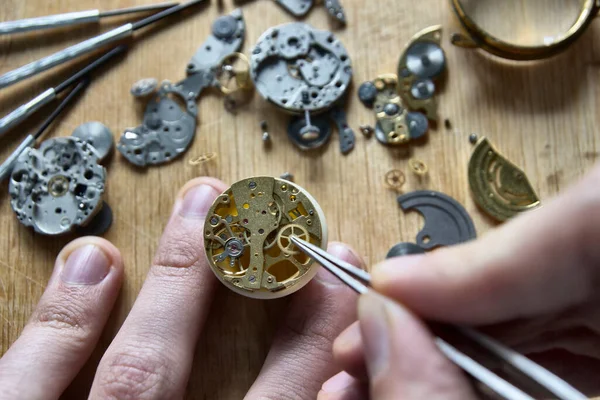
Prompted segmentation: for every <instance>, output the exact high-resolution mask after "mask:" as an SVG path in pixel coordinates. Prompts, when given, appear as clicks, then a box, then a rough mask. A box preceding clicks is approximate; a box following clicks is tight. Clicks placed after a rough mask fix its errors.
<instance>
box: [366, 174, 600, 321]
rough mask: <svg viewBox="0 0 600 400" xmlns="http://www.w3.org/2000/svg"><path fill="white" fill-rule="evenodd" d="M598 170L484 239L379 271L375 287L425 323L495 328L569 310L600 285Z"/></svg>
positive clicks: (389, 263)
mask: <svg viewBox="0 0 600 400" xmlns="http://www.w3.org/2000/svg"><path fill="white" fill-rule="evenodd" d="M599 185H600V167H596V168H595V170H594V171H593V172H592V173H591V174H590V175H588V176H587V177H586V178H584V179H583V180H582V181H581V182H580V183H579V184H577V185H575V186H574V187H572V188H571V189H569V190H568V191H566V192H565V193H564V194H563V195H561V196H559V197H557V198H556V199H555V200H553V201H551V202H549V203H548V204H547V205H545V206H544V207H542V208H541V209H539V210H535V211H530V212H527V213H526V214H523V215H521V216H519V217H518V218H515V219H514V220H512V221H510V222H508V223H506V224H505V225H503V226H501V227H500V228H498V229H496V230H493V231H491V232H490V233H489V234H487V235H486V236H484V237H483V238H481V239H479V240H477V241H474V242H470V243H467V244H463V245H460V246H456V247H448V248H443V249H439V250H437V251H434V252H432V253H429V254H426V255H422V256H421V255H420V256H406V257H400V258H393V259H389V260H386V261H384V262H383V263H381V264H378V265H376V266H375V267H374V268H373V271H372V284H373V287H374V288H375V289H376V290H377V291H379V292H380V293H383V294H385V295H387V296H390V297H392V298H394V299H396V300H398V301H400V302H401V303H403V304H404V305H406V306H407V307H408V308H409V309H411V310H413V311H414V312H415V313H417V314H418V315H420V316H423V317H426V318H429V319H435V320H440V321H448V322H456V323H465V324H491V323H496V322H500V321H505V320H508V319H516V318H525V317H530V316H533V315H538V314H541V313H547V312H557V311H561V310H564V309H566V308H568V307H570V306H573V305H575V304H580V303H582V302H584V301H585V300H587V299H589V298H590V297H591V296H593V294H594V291H595V288H596V287H597V283H598V279H599V278H600V246H598V245H597V241H598V238H599V237H600V192H599V191H598V190H597V188H598V186H599Z"/></svg>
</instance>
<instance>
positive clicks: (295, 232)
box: [277, 224, 310, 255]
mask: <svg viewBox="0 0 600 400" xmlns="http://www.w3.org/2000/svg"><path fill="white" fill-rule="evenodd" d="M292 236H296V237H297V238H298V239H302V240H306V241H309V240H310V236H309V234H308V231H307V230H306V228H305V227H303V226H301V225H296V224H290V225H286V226H284V227H283V228H281V230H280V231H279V233H278V234H277V246H279V248H280V249H281V251H282V252H283V253H284V254H287V255H294V254H298V250H293V249H294V248H295V247H296V246H295V245H294V243H292V241H291V240H290V237H292Z"/></svg>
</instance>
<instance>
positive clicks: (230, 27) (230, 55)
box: [117, 9, 250, 166]
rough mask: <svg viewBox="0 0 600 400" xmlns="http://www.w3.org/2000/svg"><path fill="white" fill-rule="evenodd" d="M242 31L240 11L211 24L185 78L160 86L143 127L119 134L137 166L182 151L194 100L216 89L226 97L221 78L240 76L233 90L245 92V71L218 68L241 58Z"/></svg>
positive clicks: (190, 135)
mask: <svg viewBox="0 0 600 400" xmlns="http://www.w3.org/2000/svg"><path fill="white" fill-rule="evenodd" d="M244 31H245V27H244V19H243V16H242V12H241V10H239V9H237V10H234V11H233V12H232V13H231V14H229V15H224V16H222V17H219V18H218V19H217V20H215V22H214V23H213V26H212V34H211V35H210V36H209V37H208V39H207V40H206V41H205V42H204V44H203V45H202V46H201V47H200V48H199V49H198V51H197V52H196V54H194V56H193V57H192V59H191V60H190V62H189V63H188V65H187V68H186V71H187V75H188V76H187V78H185V79H183V80H182V81H180V82H178V83H175V84H173V83H170V82H168V81H165V82H163V83H162V84H161V85H160V88H159V89H158V92H156V93H155V94H154V96H153V97H152V98H151V99H150V100H149V101H148V104H147V106H146V110H145V112H144V121H143V123H142V125H140V126H138V127H136V128H131V129H127V130H126V131H125V132H124V133H123V135H122V136H121V140H120V141H119V144H118V145H117V148H118V150H119V151H120V152H121V154H123V156H125V158H126V159H127V160H128V161H130V162H131V163H133V164H135V165H138V166H147V165H148V164H162V163H165V162H168V161H170V160H172V159H174V158H175V157H177V156H179V155H181V154H182V153H184V152H185V151H186V150H187V149H188V148H189V146H190V144H191V143H192V140H193V139H194V136H195V133H196V117H197V114H198V108H197V106H196V100H197V99H198V97H199V96H200V94H201V93H202V91H203V90H204V89H206V88H209V87H215V88H219V89H221V90H222V91H223V92H224V93H230V90H229V89H228V88H227V87H223V83H222V82H221V80H220V79H219V78H220V75H219V74H222V73H227V74H228V75H231V74H234V75H236V74H237V75H240V77H239V79H238V78H237V75H236V83H237V88H239V89H241V90H244V89H245V88H246V86H247V84H249V83H250V81H249V79H247V75H248V71H243V70H242V71H237V72H236V70H235V69H233V68H222V65H221V64H226V63H228V62H231V61H232V60H233V59H235V58H240V57H239V56H236V55H235V53H236V52H237V51H238V50H239V49H240V47H241V46H242V42H243V39H244ZM244 76H245V77H246V78H245V79H244ZM146 86H148V88H147V87H146ZM150 86H151V85H149V84H148V85H146V82H144V83H143V84H142V83H140V82H138V84H137V85H136V86H135V90H134V88H132V94H134V95H137V94H138V93H145V92H146V91H149V90H150V89H149V87H150ZM150 93H151V92H150ZM180 104H181V105H183V106H184V108H182V107H181V105H180Z"/></svg>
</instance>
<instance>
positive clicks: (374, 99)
mask: <svg viewBox="0 0 600 400" xmlns="http://www.w3.org/2000/svg"><path fill="white" fill-rule="evenodd" d="M397 90H398V78H397V77H396V75H394V74H385V75H380V76H378V77H377V78H375V79H374V80H373V81H368V82H365V83H363V84H362V85H360V87H359V89H358V97H359V98H360V100H361V101H362V102H363V104H364V105H365V106H367V107H369V108H374V110H375V116H376V118H377V124H376V125H375V137H376V138H377V140H379V141H380V142H381V143H383V144H386V145H399V144H405V143H407V142H408V141H410V140H411V139H419V138H421V137H423V136H424V135H425V134H426V133H427V131H428V129H429V123H428V121H427V118H426V117H425V116H424V115H423V114H421V113H420V112H415V111H408V110H407V109H406V107H405V106H404V105H403V103H402V99H401V97H400V95H399V94H398V92H397Z"/></svg>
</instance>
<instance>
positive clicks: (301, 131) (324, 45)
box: [250, 22, 355, 154]
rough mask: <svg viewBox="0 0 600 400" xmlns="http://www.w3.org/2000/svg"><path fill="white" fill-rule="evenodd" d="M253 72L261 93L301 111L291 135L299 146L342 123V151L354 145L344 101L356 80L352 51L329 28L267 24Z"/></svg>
mask: <svg viewBox="0 0 600 400" xmlns="http://www.w3.org/2000/svg"><path fill="white" fill-rule="evenodd" d="M250 68H251V76H252V80H253V81H254V84H255V86H256V89H257V91H258V92H259V93H260V95H261V96H262V97H263V98H264V99H265V100H267V101H269V102H270V103H272V104H274V105H275V106H276V107H277V108H279V109H281V110H282V111H284V112H287V113H289V114H294V115H297V116H298V117H296V118H293V119H292V120H291V121H290V123H289V126H288V136H289V137H290V139H291V140H292V142H293V143H294V144H295V145H296V146H298V147H299V148H300V149H303V150H307V149H314V148H317V147H321V146H323V145H324V144H325V143H326V142H327V141H328V140H329V137H330V136H331V127H330V125H331V123H332V122H333V123H334V124H335V125H336V126H337V130H338V132H339V136H340V151H341V152H342V153H343V154H347V153H348V152H350V151H351V150H352V149H353V148H354V142H355V135H354V132H353V131H352V129H351V128H350V127H349V126H348V123H347V121H346V114H345V112H344V111H343V109H342V106H341V104H340V102H341V101H342V99H343V97H344V94H345V92H346V90H347V89H348V86H349V85H350V81H351V79H352V66H351V61H350V57H349V56H348V52H347V51H346V49H345V48H344V46H343V45H342V43H341V42H340V41H339V40H338V39H337V38H336V37H335V36H334V35H333V34H332V33H331V32H329V31H325V30H317V29H314V28H312V27H311V26H310V25H307V24H304V23H298V22H297V23H289V24H283V25H279V26H276V27H273V28H270V29H267V30H266V31H265V32H264V33H263V34H262V35H261V36H260V38H259V39H258V42H257V44H256V46H255V47H254V49H253V50H252V56H251V60H250Z"/></svg>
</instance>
